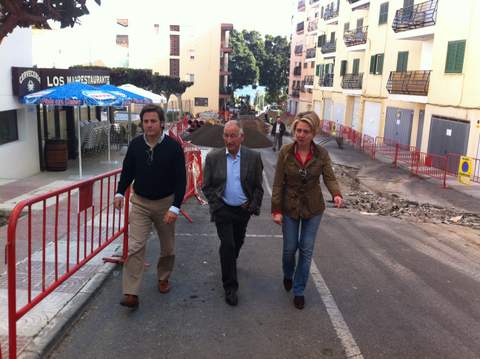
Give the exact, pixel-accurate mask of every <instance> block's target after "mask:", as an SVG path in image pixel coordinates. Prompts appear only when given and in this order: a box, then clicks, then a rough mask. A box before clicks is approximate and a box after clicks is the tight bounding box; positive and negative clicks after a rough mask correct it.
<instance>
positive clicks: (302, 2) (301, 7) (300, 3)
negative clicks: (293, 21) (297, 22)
mask: <svg viewBox="0 0 480 359" xmlns="http://www.w3.org/2000/svg"><path fill="white" fill-rule="evenodd" d="M297 10H300V11H301V10H305V0H299V1H298V5H297Z"/></svg>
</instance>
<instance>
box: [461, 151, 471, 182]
mask: <svg viewBox="0 0 480 359" xmlns="http://www.w3.org/2000/svg"><path fill="white" fill-rule="evenodd" d="M471 175H472V159H471V158H470V157H467V156H462V157H460V163H459V165H458V181H459V182H460V183H463V184H467V185H468V184H470V176H471Z"/></svg>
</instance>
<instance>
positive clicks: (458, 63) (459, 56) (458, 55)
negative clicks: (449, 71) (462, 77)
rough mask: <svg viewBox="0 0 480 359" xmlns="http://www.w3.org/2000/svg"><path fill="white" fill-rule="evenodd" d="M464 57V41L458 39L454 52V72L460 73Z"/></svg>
mask: <svg viewBox="0 0 480 359" xmlns="http://www.w3.org/2000/svg"><path fill="white" fill-rule="evenodd" d="M464 57H465V41H458V42H457V51H456V52H455V72H458V73H462V70H463V60H464Z"/></svg>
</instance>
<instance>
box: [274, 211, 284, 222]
mask: <svg viewBox="0 0 480 359" xmlns="http://www.w3.org/2000/svg"><path fill="white" fill-rule="evenodd" d="M272 219H273V221H274V222H275V223H276V224H282V223H283V216H282V214H281V213H272Z"/></svg>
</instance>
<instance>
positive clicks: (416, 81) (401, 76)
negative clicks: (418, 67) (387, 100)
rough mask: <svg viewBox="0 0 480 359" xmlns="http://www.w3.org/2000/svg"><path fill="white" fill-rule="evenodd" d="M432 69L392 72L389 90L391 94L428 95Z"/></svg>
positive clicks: (388, 83)
mask: <svg viewBox="0 0 480 359" xmlns="http://www.w3.org/2000/svg"><path fill="white" fill-rule="evenodd" d="M430 73H431V71H430V70H428V71H406V72H396V71H392V72H390V77H389V78H388V82H387V90H388V93H390V94H397V95H413V96H427V95H428V86H429V84H430Z"/></svg>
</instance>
